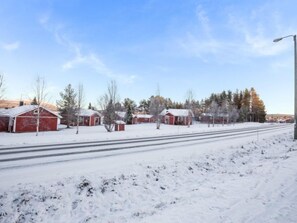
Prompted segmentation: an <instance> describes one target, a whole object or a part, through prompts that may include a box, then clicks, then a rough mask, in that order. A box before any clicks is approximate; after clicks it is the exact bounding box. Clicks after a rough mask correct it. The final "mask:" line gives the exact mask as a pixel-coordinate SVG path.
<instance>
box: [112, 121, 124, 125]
mask: <svg viewBox="0 0 297 223" xmlns="http://www.w3.org/2000/svg"><path fill="white" fill-rule="evenodd" d="M114 123H115V124H118V125H119V124H124V125H125V124H126V122H124V121H122V120H116V121H114Z"/></svg>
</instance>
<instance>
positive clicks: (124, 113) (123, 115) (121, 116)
mask: <svg viewBox="0 0 297 223" xmlns="http://www.w3.org/2000/svg"><path fill="white" fill-rule="evenodd" d="M115 113H116V114H117V115H118V116H119V117H120V118H125V115H126V112H122V111H116V112H115Z"/></svg>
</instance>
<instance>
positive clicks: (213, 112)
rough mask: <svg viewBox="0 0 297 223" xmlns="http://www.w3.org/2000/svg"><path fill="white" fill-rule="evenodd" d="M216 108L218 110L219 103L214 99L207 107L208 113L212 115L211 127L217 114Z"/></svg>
mask: <svg viewBox="0 0 297 223" xmlns="http://www.w3.org/2000/svg"><path fill="white" fill-rule="evenodd" d="M218 110H219V105H218V103H217V102H216V101H215V100H213V101H212V102H211V104H210V106H209V108H208V113H209V114H210V115H211V117H212V126H213V127H214V123H215V118H217V116H218ZM208 124H209V123H208Z"/></svg>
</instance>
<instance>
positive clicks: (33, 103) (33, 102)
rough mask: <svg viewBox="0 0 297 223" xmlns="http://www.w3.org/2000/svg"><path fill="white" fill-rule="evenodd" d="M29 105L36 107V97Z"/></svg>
mask: <svg viewBox="0 0 297 223" xmlns="http://www.w3.org/2000/svg"><path fill="white" fill-rule="evenodd" d="M31 105H37V100H36V97H34V98H33V100H32V102H31Z"/></svg>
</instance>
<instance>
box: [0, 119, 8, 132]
mask: <svg viewBox="0 0 297 223" xmlns="http://www.w3.org/2000/svg"><path fill="white" fill-rule="evenodd" d="M8 124H9V117H0V132H7V131H8Z"/></svg>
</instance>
